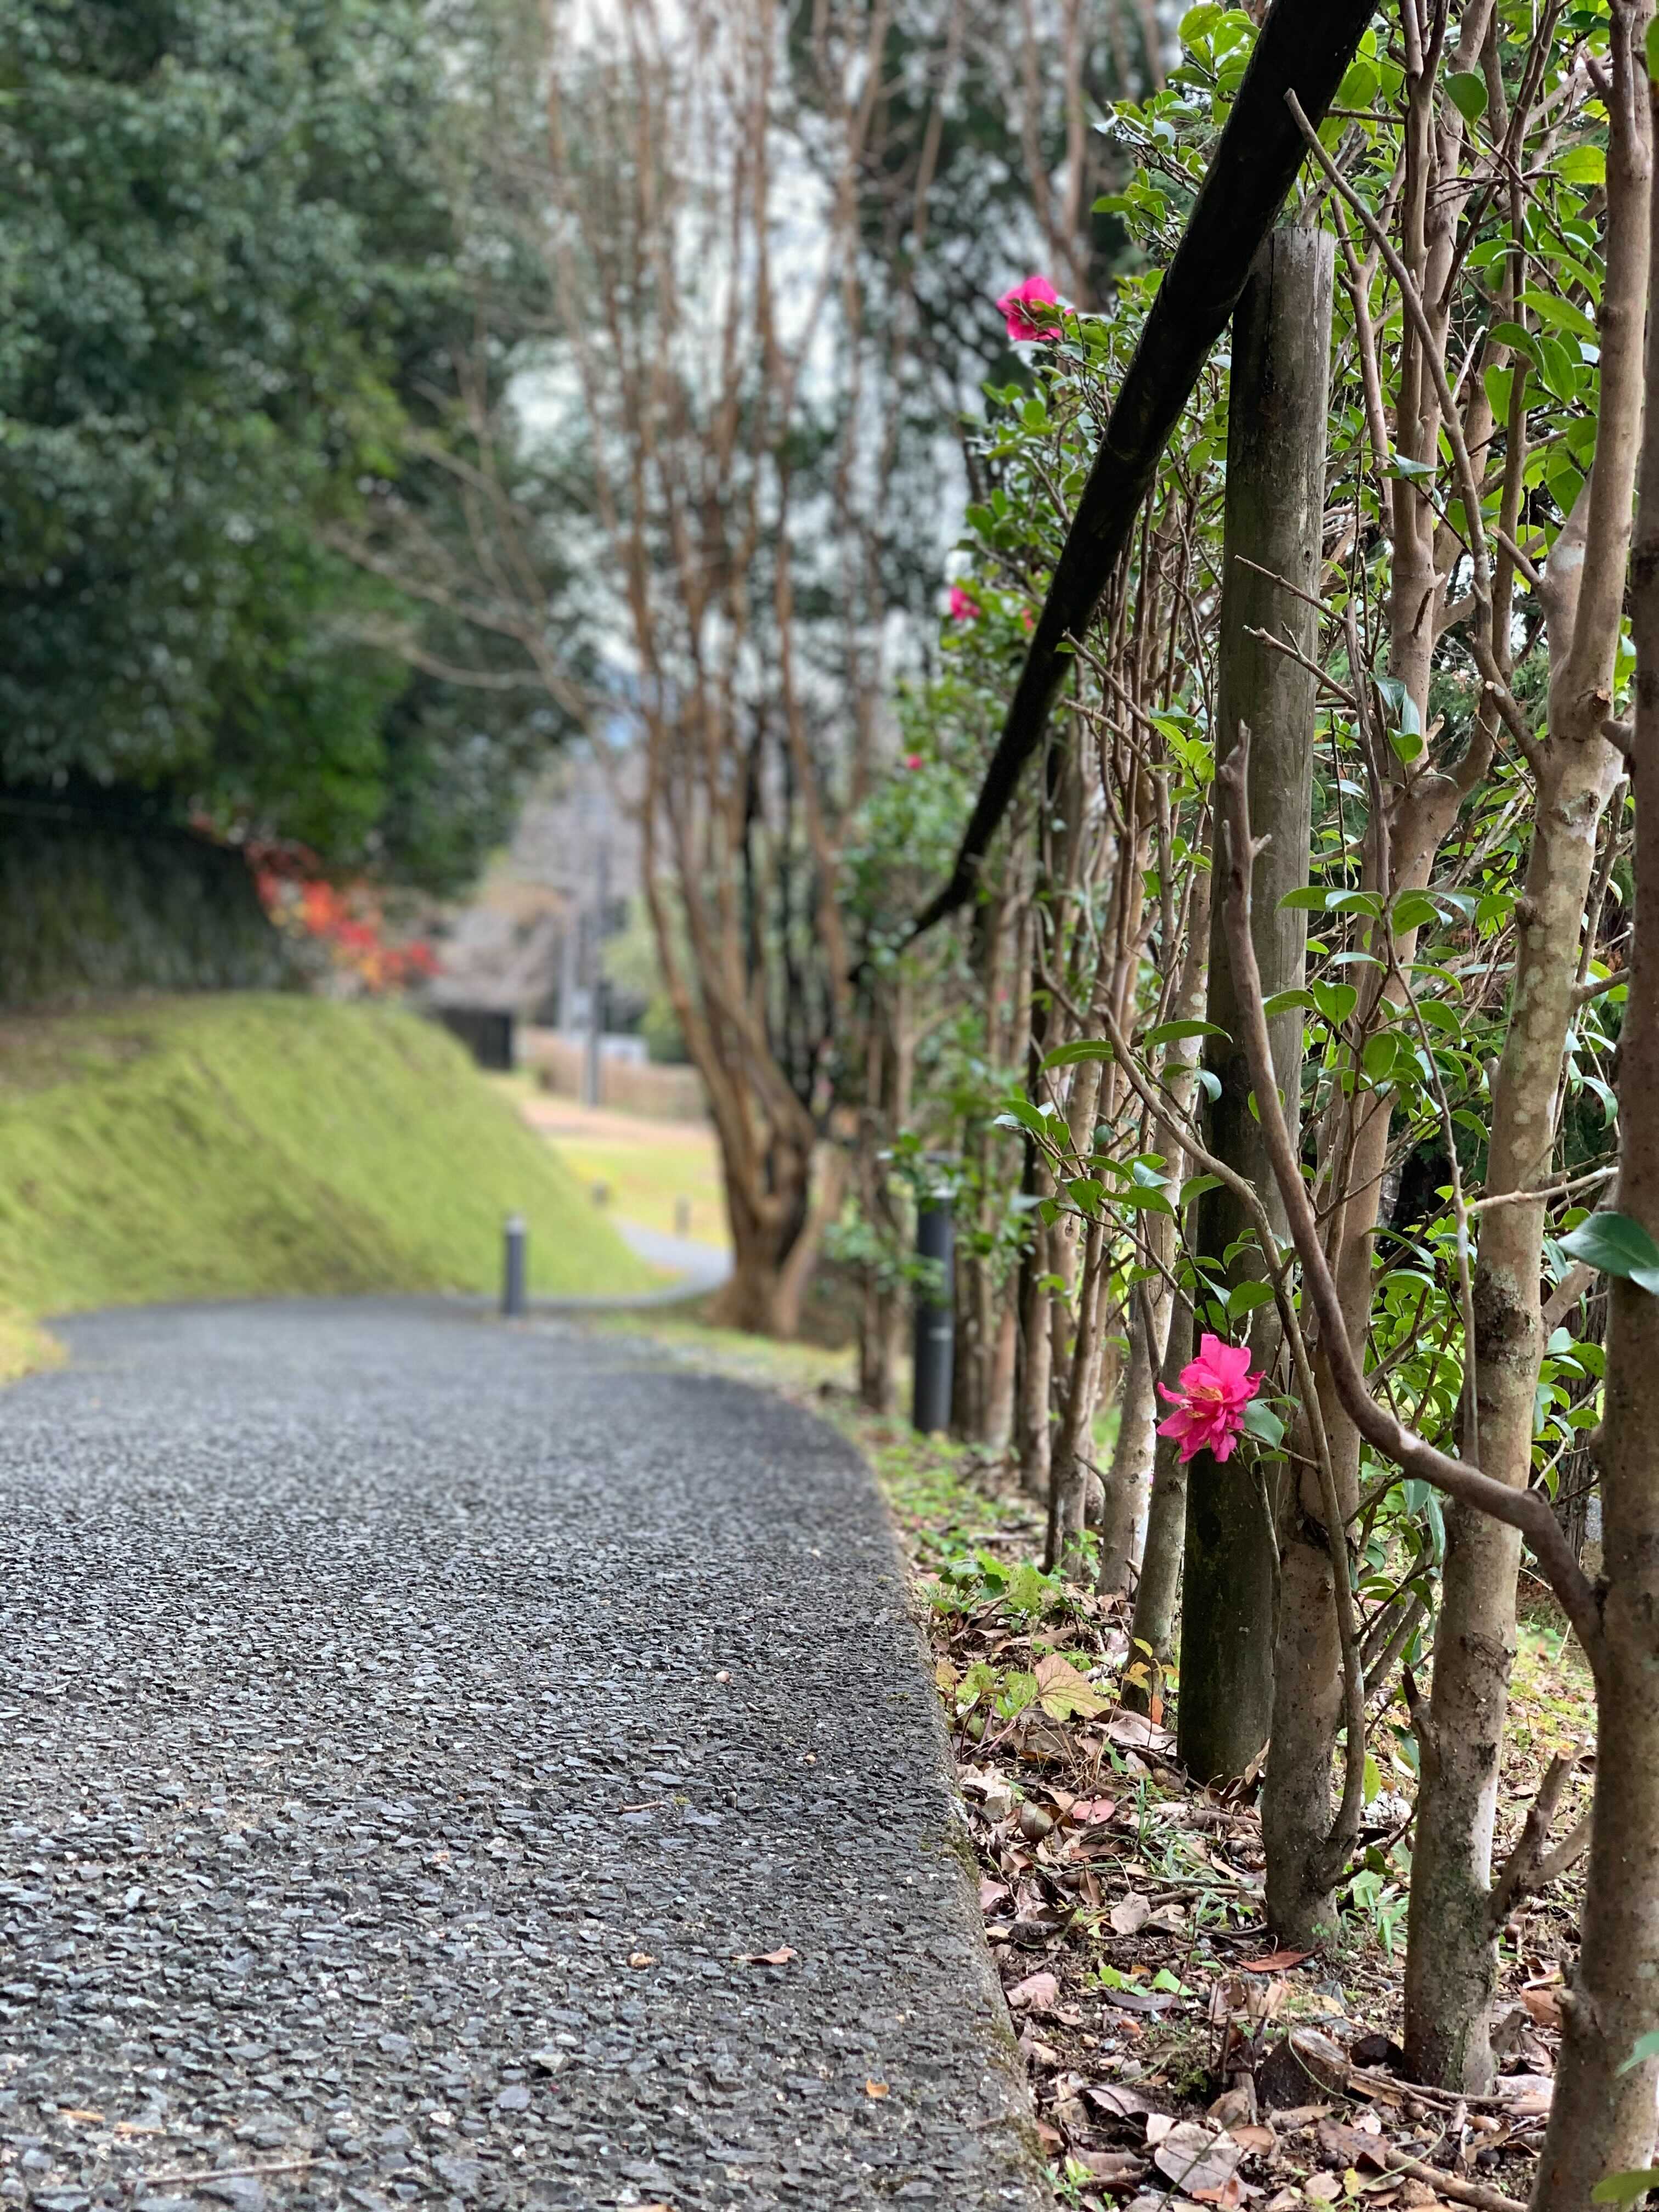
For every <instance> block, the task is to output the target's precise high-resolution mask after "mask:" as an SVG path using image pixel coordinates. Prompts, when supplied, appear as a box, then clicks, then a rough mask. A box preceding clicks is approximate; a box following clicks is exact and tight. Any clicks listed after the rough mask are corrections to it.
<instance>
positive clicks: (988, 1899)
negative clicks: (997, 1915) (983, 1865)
mask: <svg viewBox="0 0 1659 2212" xmlns="http://www.w3.org/2000/svg"><path fill="white" fill-rule="evenodd" d="M1012 1895H1013V1892H1012V1889H1010V1888H1009V1887H1008V1885H1007V1883H1006V1881H992V1879H991V1877H990V1875H988V1874H982V1875H981V1876H980V1878H979V1909H980V1911H981V1912H994V1911H996V1909H997V1907H998V1905H1006V1904H1007V1902H1008V1900H1009V1899H1011V1898H1012Z"/></svg>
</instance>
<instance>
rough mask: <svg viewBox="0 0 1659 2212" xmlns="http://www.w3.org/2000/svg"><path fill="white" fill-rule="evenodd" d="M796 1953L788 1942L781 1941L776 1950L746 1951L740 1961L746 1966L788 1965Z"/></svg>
mask: <svg viewBox="0 0 1659 2212" xmlns="http://www.w3.org/2000/svg"><path fill="white" fill-rule="evenodd" d="M794 1955H795V1954H794V1953H793V1951H792V1950H791V1949H790V1948H789V1946H788V1945H787V1943H780V1944H779V1946H778V1948H777V1949H776V1950H775V1951H745V1952H744V1954H743V1956H742V1960H741V1961H740V1963H741V1964H742V1965H744V1966H787V1965H788V1964H789V1961H790V1960H792V1959H793V1957H794Z"/></svg>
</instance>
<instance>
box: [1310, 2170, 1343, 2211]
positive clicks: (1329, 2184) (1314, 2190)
mask: <svg viewBox="0 0 1659 2212" xmlns="http://www.w3.org/2000/svg"><path fill="white" fill-rule="evenodd" d="M1302 2193H1303V2195H1304V2197H1312V2198H1313V2200H1314V2202H1315V2203H1316V2204H1334V2203H1335V2202H1336V2200H1337V2198H1338V2197H1340V2196H1341V2194H1342V2184H1341V2181H1340V2179H1338V2177H1337V2176H1336V2175H1335V2174H1334V2173H1310V2175H1309V2176H1308V2178H1307V2179H1306V2180H1305V2181H1304V2183H1303V2185H1302Z"/></svg>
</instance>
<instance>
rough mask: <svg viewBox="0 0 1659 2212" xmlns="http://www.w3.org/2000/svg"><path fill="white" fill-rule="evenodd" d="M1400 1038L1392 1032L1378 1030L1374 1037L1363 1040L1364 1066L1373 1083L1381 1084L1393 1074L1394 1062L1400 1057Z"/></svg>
mask: <svg viewBox="0 0 1659 2212" xmlns="http://www.w3.org/2000/svg"><path fill="white" fill-rule="evenodd" d="M1400 1043H1401V1040H1400V1038H1399V1037H1398V1036H1396V1035H1395V1032H1394V1030H1378V1031H1377V1032H1376V1036H1368V1037H1367V1038H1366V1040H1365V1050H1364V1069H1365V1073H1366V1074H1367V1075H1368V1076H1369V1077H1370V1079H1371V1081H1372V1082H1373V1083H1382V1082H1383V1081H1385V1080H1386V1079H1387V1078H1388V1077H1389V1076H1390V1075H1392V1074H1393V1073H1394V1067H1395V1060H1398V1059H1399V1057H1400Z"/></svg>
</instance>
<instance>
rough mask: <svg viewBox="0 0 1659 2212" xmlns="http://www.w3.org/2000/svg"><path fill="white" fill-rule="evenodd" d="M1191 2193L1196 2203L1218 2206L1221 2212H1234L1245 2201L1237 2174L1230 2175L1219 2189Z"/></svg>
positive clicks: (1196, 2190) (1197, 2190) (1199, 2190)
mask: <svg viewBox="0 0 1659 2212" xmlns="http://www.w3.org/2000/svg"><path fill="white" fill-rule="evenodd" d="M1189 2193H1190V2195H1191V2196H1192V2197H1193V2200H1194V2203H1199V2204H1218V2205H1219V2206H1220V2207H1221V2212H1234V2208H1235V2207H1236V2206H1237V2205H1239V2204H1242V2203H1243V2201H1244V2191H1243V2187H1242V2185H1241V2184H1240V2182H1239V2179H1238V2176H1237V2174H1236V2173H1230V2174H1229V2175H1228V2176H1227V2179H1225V2181H1224V2182H1223V2183H1222V2185H1221V2186H1220V2188H1219V2189H1194V2190H1193V2191H1190V2192H1189Z"/></svg>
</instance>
